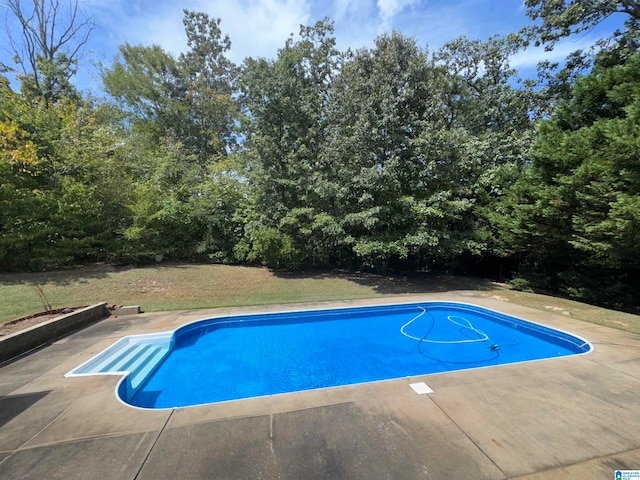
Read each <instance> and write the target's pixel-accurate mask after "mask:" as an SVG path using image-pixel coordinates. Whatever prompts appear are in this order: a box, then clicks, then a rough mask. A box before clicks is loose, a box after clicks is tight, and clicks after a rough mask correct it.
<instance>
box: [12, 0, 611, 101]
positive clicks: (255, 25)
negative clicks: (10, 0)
mask: <svg viewBox="0 0 640 480" xmlns="http://www.w3.org/2000/svg"><path fill="white" fill-rule="evenodd" d="M26 1H28V0H26ZM63 1H64V0H63ZM81 5H82V8H83V9H84V11H85V13H87V14H88V15H91V16H93V17H94V19H95V22H96V24H97V29H96V30H95V31H94V32H93V34H92V35H91V37H90V41H89V44H88V45H87V48H86V49H85V53H86V55H85V58H84V60H83V61H82V63H81V68H80V71H79V73H78V76H77V78H76V83H77V84H78V85H79V86H80V88H82V89H83V90H87V89H92V90H94V91H95V92H97V91H98V89H99V81H98V80H97V79H96V68H95V67H94V66H93V65H92V64H95V63H96V62H98V61H101V62H105V63H107V64H109V63H110V62H111V61H112V59H113V57H114V56H115V55H116V53H117V49H118V46H119V45H121V44H122V43H124V42H129V43H132V44H144V45H149V44H154V43H155V44H158V45H160V46H161V47H163V48H164V49H165V50H167V51H169V52H171V53H174V54H178V53H180V52H181V51H183V50H184V49H185V47H186V37H185V35H184V28H183V25H182V9H184V8H186V9H189V10H196V11H201V12H206V13H208V14H209V15H210V16H212V17H220V18H221V19H222V23H221V27H222V29H223V32H224V33H226V34H228V35H229V36H230V38H231V42H232V49H231V52H230V54H229V56H230V57H231V59H232V60H233V61H235V62H236V63H241V62H242V60H243V59H244V58H246V57H267V58H272V57H274V56H275V55H276V52H277V50H278V48H281V47H282V46H283V45H284V42H285V40H286V39H287V37H288V36H289V35H290V34H291V33H295V34H297V32H298V30H299V26H300V24H305V25H309V24H313V23H315V21H317V20H320V19H322V18H323V17H325V16H327V17H329V18H331V19H332V20H334V21H335V35H336V39H337V43H338V48H340V49H346V48H349V47H350V48H354V49H355V48H360V47H370V46H372V45H373V40H374V39H375V37H376V36H378V35H379V34H381V33H384V32H387V31H391V30H397V31H400V32H402V33H404V34H406V35H409V36H412V37H415V38H416V39H417V41H418V43H419V44H420V45H421V46H427V45H428V46H429V48H430V49H431V50H435V49H437V48H438V47H440V46H441V45H442V44H443V43H445V42H447V41H449V40H453V39H455V38H457V37H459V36H461V35H465V36H467V37H468V38H471V39H476V38H477V39H483V40H484V39H487V38H488V37H489V36H491V35H493V34H501V35H506V34H508V33H510V32H514V31H517V30H519V29H520V28H521V27H522V26H524V25H526V24H530V20H529V19H528V18H527V17H526V11H525V8H524V5H523V2H522V0H498V1H496V0H324V1H321V0H186V1H182V2H175V1H172V0H81ZM617 20H621V19H613V22H616V21H617ZM612 28H613V27H612V25H611V23H610V24H609V25H605V26H604V27H603V28H600V29H597V30H594V31H592V32H589V33H588V34H586V35H582V36H580V37H579V38H573V39H569V40H567V41H564V42H562V43H561V44H559V45H558V46H557V48H556V49H555V51H554V52H552V53H549V52H544V51H543V50H541V49H530V50H528V51H526V52H523V53H521V54H518V55H517V56H516V57H515V58H513V59H512V65H513V66H514V67H516V68H518V69H519V70H521V71H522V73H523V74H528V73H529V74H533V73H534V72H535V65H536V63H537V62H538V61H539V60H542V59H545V58H546V59H550V60H558V59H562V58H564V57H565V56H566V55H567V54H568V53H569V52H571V51H574V50H577V49H578V48H584V47H588V46H589V45H591V44H592V43H593V42H594V41H595V40H596V39H598V38H599V37H600V36H602V34H603V31H607V30H609V31H610V30H611V29H612ZM3 30H4V27H3ZM2 33H3V34H4V33H5V32H4V31H3V32H2ZM0 45H1V46H0V61H3V62H5V63H7V64H10V63H11V60H10V59H11V55H10V52H9V51H8V50H7V48H6V43H5V42H4V41H0Z"/></svg>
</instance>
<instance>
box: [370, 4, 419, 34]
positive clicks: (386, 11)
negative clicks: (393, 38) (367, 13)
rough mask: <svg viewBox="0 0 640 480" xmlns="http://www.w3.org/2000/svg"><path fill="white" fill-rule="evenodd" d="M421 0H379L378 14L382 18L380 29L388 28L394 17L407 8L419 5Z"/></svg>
mask: <svg viewBox="0 0 640 480" xmlns="http://www.w3.org/2000/svg"><path fill="white" fill-rule="evenodd" d="M419 3H420V0H378V15H379V16H380V19H381V20H382V24H381V25H380V30H382V31H385V30H388V29H389V28H390V26H391V20H393V17H395V16H396V15H398V14H399V13H401V12H402V11H404V10H405V9H407V8H408V7H414V6H417V5H418V4H419Z"/></svg>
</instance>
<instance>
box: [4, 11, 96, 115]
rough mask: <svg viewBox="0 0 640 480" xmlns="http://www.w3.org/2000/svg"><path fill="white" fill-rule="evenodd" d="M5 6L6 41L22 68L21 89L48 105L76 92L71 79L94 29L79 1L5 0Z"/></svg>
mask: <svg viewBox="0 0 640 480" xmlns="http://www.w3.org/2000/svg"><path fill="white" fill-rule="evenodd" d="M6 8H7V10H8V15H9V17H10V18H9V19H8V21H7V35H8V41H9V45H10V46H11V48H12V49H13V52H14V54H15V56H14V59H15V61H16V63H17V64H18V65H19V68H20V70H21V71H22V73H21V74H20V79H21V81H22V88H23V92H24V93H25V94H26V95H28V96H31V97H41V98H44V100H45V102H46V104H47V105H51V104H53V103H55V102H57V101H59V100H60V99H61V98H63V97H65V96H70V95H75V89H74V88H73V86H72V84H71V82H70V79H71V77H72V76H73V75H74V74H75V73H76V68H77V65H78V60H79V59H80V57H81V54H82V49H83V47H84V46H85V45H86V43H87V41H88V40H89V36H90V35H91V32H92V31H93V30H94V29H95V22H94V20H93V18H92V17H87V16H84V15H83V14H82V12H81V11H80V9H79V3H78V0H68V2H67V1H65V2H64V3H61V1H60V0H32V1H31V2H30V3H28V2H23V1H22V0H7V1H6ZM9 23H12V24H14V25H15V26H16V27H17V30H18V34H17V35H15V34H12V33H11V26H10V25H9Z"/></svg>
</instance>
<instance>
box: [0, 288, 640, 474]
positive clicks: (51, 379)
mask: <svg viewBox="0 0 640 480" xmlns="http://www.w3.org/2000/svg"><path fill="white" fill-rule="evenodd" d="M403 299H406V301H408V302H414V301H421V300H424V301H429V300H445V301H461V302H462V303H472V304H478V305H480V306H483V307H486V308H492V309H496V308H497V310H498V311H499V312H503V313H507V314H509V315H513V316H516V317H519V318H524V319H526V320H532V321H534V322H536V321H537V320H540V319H544V321H541V322H539V323H542V324H544V325H548V326H551V327H553V328H558V327H561V328H560V329H562V330H568V331H569V332H571V333H572V334H575V335H579V336H581V337H583V338H585V339H587V340H590V341H592V342H594V349H593V350H592V352H591V353H590V354H589V355H577V356H571V357H566V358H561V359H551V360H544V361H536V362H527V363H528V364H524V365H523V364H522V363H518V364H511V365H503V366H496V367H490V368H479V369H472V370H463V371H457V372H449V373H439V374H432V375H425V376H420V377H413V378H406V379H397V380H387V381H382V382H373V383H369V384H358V385H354V386H345V387H332V388H328V389H320V390H312V391H306V392H299V393H291V394H281V395H274V396H270V397H258V398H252V399H246V400H238V401H230V402H221V403H217V404H210V405H201V406H195V407H187V408H182V409H173V410H170V411H150V410H143V409H133V408H131V407H128V406H125V405H122V404H120V402H118V401H117V399H116V398H115V396H114V395H113V392H114V387H115V384H116V383H117V382H118V380H119V379H118V378H116V377H109V376H102V377H85V378H72V379H65V378H63V375H64V373H65V372H67V371H69V370H70V369H71V368H73V367H74V366H77V365H79V364H80V363H82V360H84V359H87V358H89V357H90V356H92V355H93V354H94V353H96V352H99V351H101V350H102V349H103V348H104V347H105V346H106V345H107V344H111V343H113V341H114V340H115V339H117V338H120V337H122V336H125V335H128V334H137V333H153V332H160V331H167V330H171V329H174V328H175V327H176V326H178V325H184V324H185V323H188V322H190V321H195V320H197V319H200V318H203V317H205V316H207V315H210V314H213V313H215V314H217V315H228V314H232V313H237V312H244V313H257V312H264V311H274V310H285V311H290V310H292V309H294V308H298V309H299V308H300V307H301V306H300V305H293V306H292V305H284V306H283V305H281V306H260V307H242V308H241V307H238V308H225V309H217V310H207V311H182V312H158V313H153V314H142V315H139V316H137V317H136V318H135V319H134V318H117V319H114V318H109V319H106V320H103V321H101V322H98V323H96V324H95V325H92V326H90V327H88V328H86V329H84V330H82V331H80V332H77V333H75V334H72V335H71V336H69V337H67V338H65V339H63V340H60V341H58V342H55V343H54V344H52V345H51V346H49V347H46V348H43V349H41V350H39V351H38V352H35V353H33V354H30V355H27V356H25V357H23V358H21V359H19V360H16V361H14V362H12V363H10V364H8V365H5V366H4V367H2V368H0V395H2V397H0V402H2V404H1V405H0V407H3V408H0V412H2V413H1V414H0V417H2V416H3V415H4V417H2V418H0V425H1V426H0V468H1V469H3V470H4V471H5V472H7V474H8V475H9V476H12V475H13V476H16V477H23V478H28V479H29V478H41V477H42V476H43V472H67V473H68V472H72V473H73V472H75V473H74V474H75V475H76V476H77V475H84V476H85V477H87V478H100V477H102V478H113V472H114V471H118V472H120V473H119V474H118V475H117V476H118V477H119V478H132V479H133V478H136V479H145V478H175V476H176V475H177V474H178V472H182V473H181V476H182V477H183V478H201V477H203V476H205V477H209V478H239V477H244V478H257V477H259V476H260V475H259V474H258V471H257V470H255V469H258V468H259V469H260V472H262V477H263V478H276V477H278V476H282V478H296V476H297V478H300V477H299V475H300V472H301V471H304V472H305V473H306V478H326V476H327V475H329V476H331V475H330V472H334V473H335V472H340V475H339V476H338V477H336V475H334V478H385V475H386V474H387V473H389V472H395V475H394V478H444V477H445V475H444V474H445V472H448V474H449V475H450V478H487V479H494V478H495V479H503V478H521V479H525V478H526V479H528V480H534V479H535V480H539V479H552V478H580V477H581V476H582V477H585V476H586V477H587V478H589V476H590V477H592V478H613V469H614V468H622V469H623V468H624V467H625V466H626V467H628V468H640V465H638V463H639V461H638V459H640V429H639V428H638V426H640V406H639V405H638V402H637V399H636V394H635V392H636V391H637V389H638V388H640V348H638V347H640V336H638V335H634V334H630V333H627V332H623V331H619V330H614V329H611V328H608V327H603V326H599V325H594V324H590V323H585V322H581V321H579V320H575V319H572V318H568V317H564V316H562V315H558V314H555V313H549V312H542V311H539V310H533V309H530V308H527V307H522V306H519V305H515V304H510V303H508V302H504V301H501V300H496V299H492V298H490V297H489V296H487V295H483V293H482V292H448V293H445V294H443V293H438V294H425V295H419V296H415V295H412V296H409V297H406V296H405V297H399V296H397V297H389V298H385V299H373V300H359V301H352V302H328V303H317V304H306V305H303V306H302V307H303V308H305V309H306V307H314V306H315V307H317V306H322V307H330V306H344V305H347V306H358V305H369V304H388V303H398V301H403ZM551 301H552V300H550V302H551ZM603 342H609V343H619V344H630V345H633V346H632V347H619V346H613V345H610V344H607V343H603ZM416 382H424V383H426V384H427V385H428V386H429V387H431V389H432V390H433V393H430V394H427V395H416V394H415V392H413V390H411V388H410V387H409V385H410V384H411V383H416ZM34 396H35V397H34ZM33 398H37V401H35V403H29V402H33ZM4 412H8V413H4ZM9 414H10V416H9V417H7V416H6V415H9ZM3 418H4V421H3ZM378 428H380V430H378ZM367 433H370V434H371V435H368V434H367ZM365 434H367V435H365ZM323 445H324V446H323ZM107 447H108V448H107ZM70 449H73V450H70ZM70 452H74V453H73V454H70ZM429 452H433V454H430V453H429ZM240 453H242V455H240ZM185 466H188V468H187V469H186V470H184V468H185ZM423 468H424V469H426V470H424V471H423V470H421V469H423ZM43 469H45V470H43ZM180 469H183V470H180ZM300 469H303V470H300ZM336 469H337V470H336ZM394 469H395V470H394ZM81 472H82V473H81ZM385 472H386V473H385ZM420 472H423V473H420ZM424 472H427V473H424ZM594 472H595V473H594ZM110 473H111V475H110ZM62 474H63V473H60V475H62ZM44 476H46V475H44Z"/></svg>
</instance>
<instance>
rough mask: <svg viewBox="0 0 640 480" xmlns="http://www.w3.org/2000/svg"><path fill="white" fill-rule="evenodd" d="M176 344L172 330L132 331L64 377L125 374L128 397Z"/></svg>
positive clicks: (129, 397) (133, 393)
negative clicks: (148, 332) (131, 333)
mask: <svg viewBox="0 0 640 480" xmlns="http://www.w3.org/2000/svg"><path fill="white" fill-rule="evenodd" d="M172 345H173V332H163V333H152V334H147V335H130V336H128V337H124V338H121V339H120V340H118V341H117V342H115V343H114V344H113V345H111V346H110V347H107V348H106V349H105V350H103V351H102V352H100V353H99V354H98V355H96V356H94V357H92V358H91V359H89V360H88V361H86V362H84V363H83V364H82V365H79V366H78V367H76V368H74V369H73V370H71V371H70V372H68V373H67V374H65V377H84V376H88V375H126V378H125V384H126V394H127V395H126V396H127V400H129V399H131V397H133V395H135V393H136V391H137V390H138V389H139V388H140V386H142V384H143V383H144V381H145V379H146V378H147V377H148V376H149V375H151V373H153V371H154V370H155V369H156V368H157V367H158V365H160V363H161V362H162V360H163V359H164V357H166V356H167V355H168V354H169V351H170V350H171V347H172Z"/></svg>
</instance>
